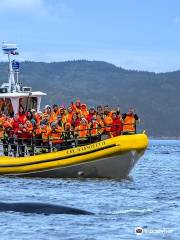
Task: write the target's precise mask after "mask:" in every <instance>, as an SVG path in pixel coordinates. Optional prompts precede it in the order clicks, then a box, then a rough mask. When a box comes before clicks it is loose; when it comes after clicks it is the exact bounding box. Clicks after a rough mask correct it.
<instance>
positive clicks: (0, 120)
mask: <svg viewBox="0 0 180 240" xmlns="http://www.w3.org/2000/svg"><path fill="white" fill-rule="evenodd" d="M5 121H6V117H5V115H4V114H3V113H2V111H1V110H0V140H1V139H2V138H3V134H4V129H3V124H4V122H5Z"/></svg>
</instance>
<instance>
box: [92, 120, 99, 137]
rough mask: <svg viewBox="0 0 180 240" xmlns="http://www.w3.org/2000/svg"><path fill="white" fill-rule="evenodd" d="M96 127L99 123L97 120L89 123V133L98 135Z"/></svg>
mask: <svg viewBox="0 0 180 240" xmlns="http://www.w3.org/2000/svg"><path fill="white" fill-rule="evenodd" d="M98 127H99V124H98V122H97V121H96V122H94V123H93V124H91V128H92V129H91V130H90V135H91V136H96V135H98V130H99V129H98Z"/></svg>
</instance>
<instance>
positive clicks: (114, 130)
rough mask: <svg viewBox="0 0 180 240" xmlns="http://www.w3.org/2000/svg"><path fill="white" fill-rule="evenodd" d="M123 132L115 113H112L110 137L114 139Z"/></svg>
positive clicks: (120, 122)
mask: <svg viewBox="0 0 180 240" xmlns="http://www.w3.org/2000/svg"><path fill="white" fill-rule="evenodd" d="M122 131H123V123H122V121H121V119H120V117H119V116H118V115H117V112H113V114H112V127H111V132H110V133H111V137H116V136H119V135H121V132H122Z"/></svg>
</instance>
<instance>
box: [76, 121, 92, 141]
mask: <svg viewBox="0 0 180 240" xmlns="http://www.w3.org/2000/svg"><path fill="white" fill-rule="evenodd" d="M75 134H76V135H77V138H78V144H80V145H83V144H86V143H88V140H89V139H88V136H89V124H88V122H87V120H86V119H85V118H82V119H81V122H80V124H79V126H77V127H76V128H75Z"/></svg>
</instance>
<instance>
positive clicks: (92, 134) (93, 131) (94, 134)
mask: <svg viewBox="0 0 180 240" xmlns="http://www.w3.org/2000/svg"><path fill="white" fill-rule="evenodd" d="M99 127H100V124H99V123H98V121H97V118H96V116H95V115H94V116H93V118H92V120H91V122H90V125H89V128H90V130H89V139H90V142H91V143H93V142H96V141H99V140H100V136H101V135H100V134H99Z"/></svg>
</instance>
